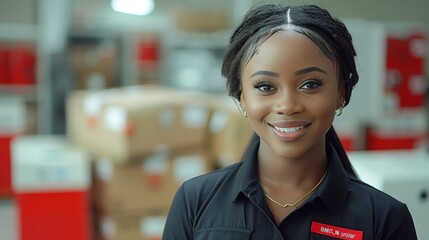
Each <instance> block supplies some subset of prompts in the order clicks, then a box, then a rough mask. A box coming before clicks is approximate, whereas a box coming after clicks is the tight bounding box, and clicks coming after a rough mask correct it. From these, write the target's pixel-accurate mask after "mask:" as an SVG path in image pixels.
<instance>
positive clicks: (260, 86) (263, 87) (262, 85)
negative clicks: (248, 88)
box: [255, 82, 275, 92]
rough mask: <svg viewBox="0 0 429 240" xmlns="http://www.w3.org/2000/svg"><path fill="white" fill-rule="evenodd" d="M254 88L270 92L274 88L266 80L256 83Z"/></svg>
mask: <svg viewBox="0 0 429 240" xmlns="http://www.w3.org/2000/svg"><path fill="white" fill-rule="evenodd" d="M255 88H256V89H258V90H259V91H261V92H272V91H274V90H275V88H274V87H273V86H272V85H271V84H269V83H267V82H261V83H258V84H256V85H255Z"/></svg>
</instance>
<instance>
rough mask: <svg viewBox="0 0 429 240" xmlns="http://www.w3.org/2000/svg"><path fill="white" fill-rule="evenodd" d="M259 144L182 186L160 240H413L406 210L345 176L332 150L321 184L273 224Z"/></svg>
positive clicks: (329, 147)
mask: <svg viewBox="0 0 429 240" xmlns="http://www.w3.org/2000/svg"><path fill="white" fill-rule="evenodd" d="M258 146H259V141H257V142H255V143H254V144H253V145H251V146H250V147H249V149H248V151H247V153H246V155H245V156H244V157H243V161H241V162H239V163H237V164H234V165H232V166H229V167H226V168H223V169H220V170H217V171H214V172H212V173H208V174H205V175H202V176H199V177H196V178H193V179H191V180H188V181H187V182H185V183H184V184H182V186H181V187H180V188H179V190H178V192H177V193H176V196H175V199H174V201H173V204H172V206H171V209H170V212H169V214H168V217H167V222H166V225H165V229H164V234H163V239H164V240H187V239H195V240H230V239H233V240H241V239H255V240H268V239H270V240H271V239H272V240H280V239H296V240H304V239H352V240H360V239H365V240H376V239H380V240H388V239H398V240H414V239H417V237H416V232H415V228H414V224H413V220H412V218H411V215H410V213H409V210H408V208H407V206H406V205H405V204H403V203H401V202H399V201H397V200H395V199H394V198H392V197H390V196H388V195H387V194H385V193H382V192H381V191H379V190H377V189H375V188H373V187H371V186H369V185H367V184H365V183H363V182H361V181H360V180H358V179H356V178H355V177H352V176H350V175H349V174H347V173H346V171H345V170H344V168H343V167H342V165H341V162H340V159H339V157H338V155H337V153H336V152H335V150H334V149H333V147H332V146H328V147H327V154H328V161H329V163H328V172H327V175H326V177H325V179H324V181H323V182H322V183H321V185H320V186H319V188H318V189H317V191H315V192H314V193H313V194H312V195H311V196H310V197H309V199H308V200H307V201H306V202H305V203H304V204H302V205H301V206H300V207H298V208H297V209H296V210H295V211H294V212H292V213H291V214H289V215H288V216H287V217H286V218H285V219H284V220H283V221H282V222H281V223H280V224H279V225H277V224H276V223H275V220H274V218H273V216H272V214H271V212H270V210H269V208H268V205H267V203H266V200H265V197H264V192H263V189H262V187H261V185H260V184H259V181H258V179H257V174H256V171H257V161H256V156H257V151H258Z"/></svg>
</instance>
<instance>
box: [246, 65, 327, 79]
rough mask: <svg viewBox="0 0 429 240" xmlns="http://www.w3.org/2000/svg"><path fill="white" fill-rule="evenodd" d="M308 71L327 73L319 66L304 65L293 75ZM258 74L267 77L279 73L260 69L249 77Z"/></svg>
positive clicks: (276, 75)
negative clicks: (304, 66)
mask: <svg viewBox="0 0 429 240" xmlns="http://www.w3.org/2000/svg"><path fill="white" fill-rule="evenodd" d="M310 72H321V73H323V74H327V73H326V71H325V70H323V69H321V68H319V67H315V66H313V67H306V68H303V69H300V70H297V71H295V76H300V75H303V74H306V73H310ZM258 75H265V76H269V77H279V76H280V74H279V73H276V72H272V71H265V70H262V71H256V72H255V73H253V74H252V75H251V76H250V77H254V76H258Z"/></svg>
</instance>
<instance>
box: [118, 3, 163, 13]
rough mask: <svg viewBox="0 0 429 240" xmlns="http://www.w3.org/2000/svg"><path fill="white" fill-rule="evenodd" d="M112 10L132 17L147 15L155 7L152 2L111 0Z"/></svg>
mask: <svg viewBox="0 0 429 240" xmlns="http://www.w3.org/2000/svg"><path fill="white" fill-rule="evenodd" d="M111 6H112V9H113V10H115V11H117V12H122V13H128V14H133V15H147V14H149V13H151V12H152V11H153V9H154V7H155V4H154V2H153V0H112V1H111Z"/></svg>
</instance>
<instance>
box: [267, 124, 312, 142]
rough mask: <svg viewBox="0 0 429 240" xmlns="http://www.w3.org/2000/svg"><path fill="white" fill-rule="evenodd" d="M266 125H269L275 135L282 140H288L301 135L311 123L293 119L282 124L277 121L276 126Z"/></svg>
mask: <svg viewBox="0 0 429 240" xmlns="http://www.w3.org/2000/svg"><path fill="white" fill-rule="evenodd" d="M268 125H269V126H270V127H271V129H272V130H273V132H274V133H275V134H276V135H277V137H279V138H280V139H281V140H282V141H288V142H290V141H295V140H297V139H298V138H300V137H302V136H303V135H304V134H305V133H306V132H307V127H308V126H310V125H311V123H310V122H304V121H295V122H288V123H282V124H280V123H277V126H275V125H273V124H268ZM282 125H283V126H282ZM288 125H289V126H288Z"/></svg>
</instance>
